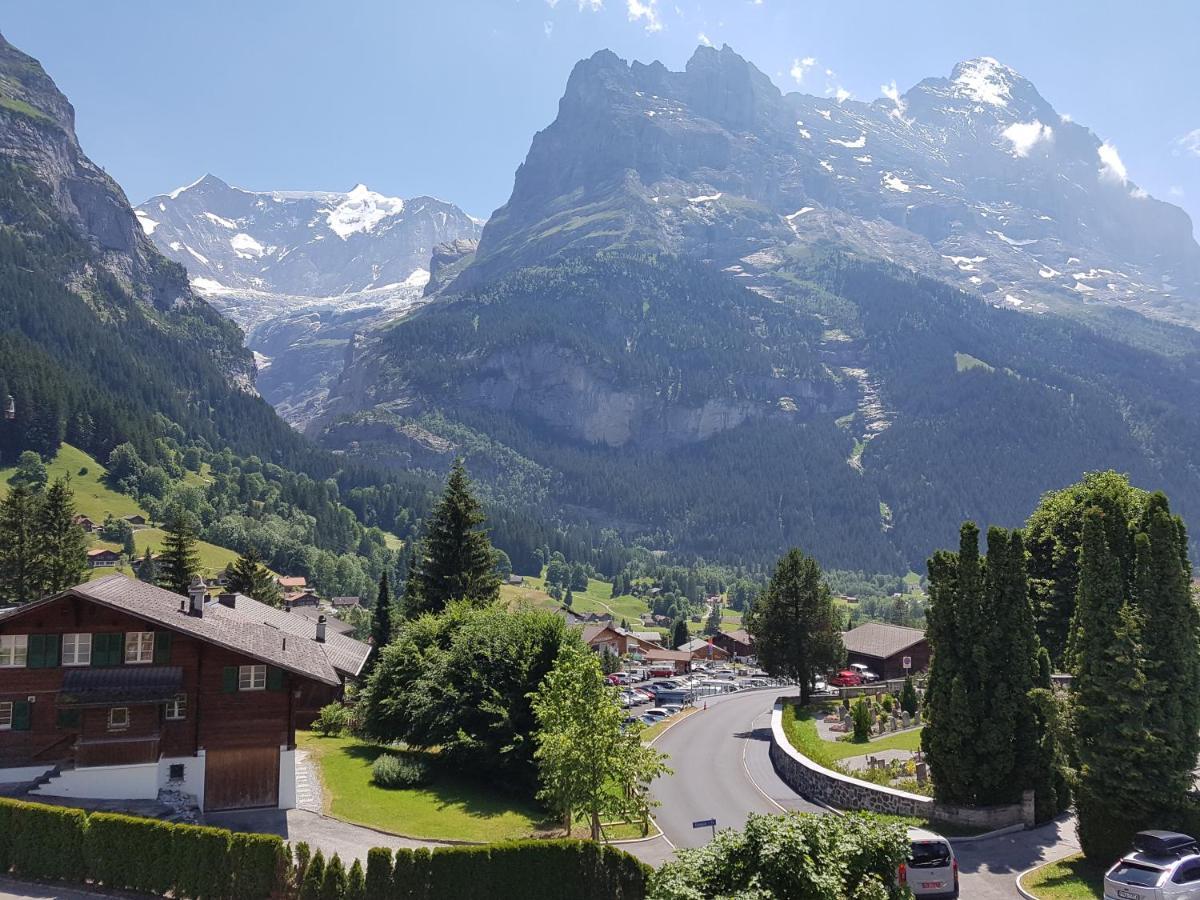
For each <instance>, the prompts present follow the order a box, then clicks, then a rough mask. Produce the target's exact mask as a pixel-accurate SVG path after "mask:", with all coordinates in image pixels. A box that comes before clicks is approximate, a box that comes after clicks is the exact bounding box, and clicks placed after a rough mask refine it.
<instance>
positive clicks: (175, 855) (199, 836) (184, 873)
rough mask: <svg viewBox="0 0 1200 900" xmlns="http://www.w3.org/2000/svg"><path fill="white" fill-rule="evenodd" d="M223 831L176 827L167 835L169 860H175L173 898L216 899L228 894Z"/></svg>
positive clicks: (226, 846) (227, 838)
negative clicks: (169, 847)
mask: <svg viewBox="0 0 1200 900" xmlns="http://www.w3.org/2000/svg"><path fill="white" fill-rule="evenodd" d="M232 837H233V835H232V834H231V833H230V832H228V831H226V830H225V829H224V828H210V827H208V826H204V825H188V826H177V827H175V828H174V829H172V831H171V857H172V859H174V860H175V865H176V873H175V891H174V893H175V895H176V896H177V897H198V898H200V900H208V898H220V897H224V896H226V895H227V894H228V893H229V885H230V858H229V856H230V854H229V842H230V839H231V838H232Z"/></svg>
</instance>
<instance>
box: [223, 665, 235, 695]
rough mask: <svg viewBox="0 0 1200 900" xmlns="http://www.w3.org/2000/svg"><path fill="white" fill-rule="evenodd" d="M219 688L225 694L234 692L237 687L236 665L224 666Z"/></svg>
mask: <svg viewBox="0 0 1200 900" xmlns="http://www.w3.org/2000/svg"><path fill="white" fill-rule="evenodd" d="M222 678H223V680H222V683H221V689H222V690H223V691H224V692H225V693H227V694H236V693H237V689H238V667H237V666H226V667H225V671H224V672H223V673H222Z"/></svg>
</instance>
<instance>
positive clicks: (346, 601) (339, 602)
mask: <svg viewBox="0 0 1200 900" xmlns="http://www.w3.org/2000/svg"><path fill="white" fill-rule="evenodd" d="M329 602H330V603H332V604H333V605H334V606H358V605H359V604H360V603H361V600H360V599H359V598H358V597H334V598H333V599H332V600H330V601H329Z"/></svg>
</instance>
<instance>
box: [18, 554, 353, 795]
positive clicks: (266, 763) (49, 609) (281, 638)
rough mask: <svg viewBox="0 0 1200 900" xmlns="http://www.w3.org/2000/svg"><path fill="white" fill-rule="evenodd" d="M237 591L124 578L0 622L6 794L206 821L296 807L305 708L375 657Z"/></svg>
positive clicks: (320, 626)
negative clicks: (210, 814)
mask: <svg viewBox="0 0 1200 900" xmlns="http://www.w3.org/2000/svg"><path fill="white" fill-rule="evenodd" d="M290 615H291V614H289V613H287V612H284V611H282V610H276V609H273V608H272V607H268V606H265V605H264V604H261V603H258V602H257V601H254V600H250V599H249V598H247V597H242V596H241V595H233V594H227V595H223V596H222V597H221V598H210V597H209V596H207V593H206V591H205V588H204V586H203V584H202V583H201V582H200V581H199V579H197V580H196V582H195V583H194V586H193V589H192V592H191V594H190V596H188V597H181V596H179V595H178V594H174V593H171V592H170V591H165V590H163V589H161V588H157V587H154V586H153V585H149V584H145V583H143V582H140V581H135V580H133V579H130V578H126V577H125V576H123V575H119V574H113V575H108V576H106V577H104V578H99V579H97V580H95V581H91V582H87V583H85V584H81V585H78V586H77V587H74V588H71V589H69V590H67V591H64V592H62V593H61V594H57V595H55V596H52V597H47V598H45V599H43V600H37V601H33V602H30V603H26V604H24V605H23V606H17V607H11V608H9V609H6V610H4V611H3V612H0V783H5V784H10V785H12V784H16V783H29V782H34V781H44V783H42V784H40V785H39V786H37V787H35V788H33V789H32V790H31V791H30V795H31V796H34V797H36V796H55V797H68V798H89V799H97V800H153V799H155V798H156V797H157V796H158V792H159V791H160V790H162V789H166V788H170V789H175V790H179V791H182V792H184V793H187V794H191V795H193V796H194V797H195V798H196V800H197V802H198V803H199V804H200V806H201V808H202V809H205V810H217V809H238V808H248V807H278V808H281V809H289V808H292V807H294V806H295V805H296V773H295V766H296V759H295V757H296V745H295V729H296V722H297V719H298V718H299V717H300V716H301V714H302V711H303V710H304V709H305V708H306V707H308V708H311V707H312V706H313V705H316V704H319V703H323V702H328V700H329V699H332V698H334V697H336V696H338V695H339V694H340V691H341V688H342V685H343V682H344V681H345V680H346V679H348V678H352V677H354V676H355V675H357V674H358V672H360V671H361V669H362V665H363V663H365V661H366V658H367V655H368V653H369V652H370V648H369V647H368V646H367V645H365V644H362V643H361V642H359V641H353V640H351V639H349V638H344V637H343V636H340V635H338V636H331V635H330V634H329V633H328V631H327V630H326V627H325V623H323V622H321V621H320V620H318V621H317V622H316V623H310V622H308V621H306V620H304V619H302V618H300V617H297V618H296V620H295V621H288V619H289V616H290Z"/></svg>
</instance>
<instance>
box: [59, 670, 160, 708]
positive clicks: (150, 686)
mask: <svg viewBox="0 0 1200 900" xmlns="http://www.w3.org/2000/svg"><path fill="white" fill-rule="evenodd" d="M182 690H183V669H181V668H180V667H179V666H113V667H112V668H109V669H96V668H91V667H89V668H85V669H67V670H66V671H65V672H64V673H63V683H62V689H61V690H60V691H59V692H58V701H57V702H58V703H62V704H67V705H74V704H78V705H80V706H88V705H92V704H95V705H101V706H106V705H109V704H112V703H129V704H134V703H161V702H162V701H163V700H170V699H171V698H172V697H174V696H175V695H176V694H178V693H179V692H180V691H182Z"/></svg>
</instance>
